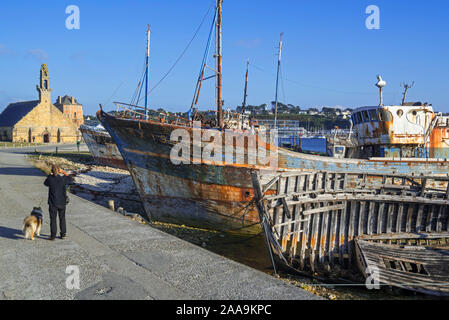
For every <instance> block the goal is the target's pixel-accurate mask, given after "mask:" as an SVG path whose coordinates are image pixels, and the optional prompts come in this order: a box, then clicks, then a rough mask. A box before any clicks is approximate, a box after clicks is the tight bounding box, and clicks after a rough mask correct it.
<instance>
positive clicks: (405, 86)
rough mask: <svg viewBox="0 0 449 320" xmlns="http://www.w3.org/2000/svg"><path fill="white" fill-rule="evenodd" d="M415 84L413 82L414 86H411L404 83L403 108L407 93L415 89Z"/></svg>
mask: <svg viewBox="0 0 449 320" xmlns="http://www.w3.org/2000/svg"><path fill="white" fill-rule="evenodd" d="M414 84H415V81H413V83H412V85H409V84H407V83H404V93H403V94H402V103H401V106H403V105H404V103H405V98H406V97H407V91H408V89H410V88H413V85H414Z"/></svg>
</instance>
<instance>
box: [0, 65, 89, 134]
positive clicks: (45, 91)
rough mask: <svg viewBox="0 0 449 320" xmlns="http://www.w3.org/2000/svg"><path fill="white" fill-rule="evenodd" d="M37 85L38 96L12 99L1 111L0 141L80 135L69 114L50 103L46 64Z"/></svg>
mask: <svg viewBox="0 0 449 320" xmlns="http://www.w3.org/2000/svg"><path fill="white" fill-rule="evenodd" d="M36 89H37V91H38V93H39V100H34V101H23V102H17V103H11V104H9V105H8V106H7V107H6V109H5V110H4V111H3V112H2V113H1V114H0V141H10V142H31V143H32V142H36V143H74V142H76V141H78V140H79V139H80V138H81V134H80V132H79V130H78V127H79V126H78V125H77V124H76V123H75V121H73V120H72V119H71V118H70V116H64V114H63V112H62V111H61V110H60V109H58V108H57V107H56V106H54V105H53V104H52V103H51V91H52V89H50V77H49V73H48V68H47V65H46V64H42V66H41V70H40V81H39V85H37V86H36ZM75 101H76V100H75ZM61 102H62V101H61ZM76 106H80V105H79V104H76ZM77 110H79V109H77ZM77 112H79V111H77ZM81 114H82V107H81ZM73 115H74V114H73ZM77 116H78V113H77ZM81 117H82V115H81Z"/></svg>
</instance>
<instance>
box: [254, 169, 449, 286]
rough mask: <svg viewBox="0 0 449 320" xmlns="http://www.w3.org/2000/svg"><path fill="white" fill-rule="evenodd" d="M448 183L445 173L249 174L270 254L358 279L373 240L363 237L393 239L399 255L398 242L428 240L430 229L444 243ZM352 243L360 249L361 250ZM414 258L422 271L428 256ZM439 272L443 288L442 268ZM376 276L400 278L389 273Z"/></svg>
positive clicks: (300, 265) (295, 265) (332, 274)
mask: <svg viewBox="0 0 449 320" xmlns="http://www.w3.org/2000/svg"><path fill="white" fill-rule="evenodd" d="M448 181H449V177H448V176H424V175H422V176H414V175H388V174H371V173H370V174H366V173H361V172H357V173H338V172H326V171H324V172H321V171H320V172H295V173H287V172H284V173H277V174H271V173H270V174H264V173H260V172H259V171H253V172H252V183H253V187H254V195H255V201H256V204H257V209H258V212H259V216H260V219H261V221H262V222H263V223H266V226H265V228H266V229H265V230H264V231H265V232H266V236H267V239H268V240H269V241H268V242H269V245H270V249H271V250H272V252H274V253H275V255H276V256H277V257H278V258H280V260H281V261H282V262H283V263H285V264H287V265H288V266H289V267H293V268H295V269H296V270H300V271H306V272H311V273H317V274H319V275H324V276H329V277H347V278H352V279H358V280H361V279H362V278H361V277H360V275H362V274H363V275H365V276H367V274H366V273H365V271H366V270H365V269H366V268H367V267H369V266H370V264H367V263H366V262H365V263H362V262H363V261H362V260H363V254H364V252H363V248H364V247H365V248H368V247H369V246H367V245H366V242H367V241H372V240H369V237H379V236H383V238H382V239H381V240H380V239H377V240H376V242H383V243H385V244H387V245H396V247H395V250H396V251H398V252H401V254H402V255H404V251H403V250H402V248H403V245H404V243H405V244H406V245H407V244H408V245H410V244H412V243H416V242H418V243H420V241H421V242H423V241H424V242H423V243H424V244H426V245H427V246H429V245H430V242H429V241H430V240H429V239H430V238H432V235H437V238H438V239H439V240H440V243H441V239H443V243H446V242H445V240H444V239H446V236H447V235H449V233H448V214H449V212H448V204H449V184H448ZM367 237H368V238H367ZM395 237H396V238H397V237H400V238H401V239H402V242H400V241H399V242H398V241H397V239H396V240H395ZM423 238H425V239H424V240H422V239H423ZM433 238H435V236H434V237H433ZM448 239H449V236H448ZM358 241H359V242H358ZM360 241H362V242H360ZM401 244H402V246H401ZM356 247H357V248H358V250H360V249H361V248H362V252H361V254H360V253H359V254H357V253H356V251H357V250H356V249H357V248H356ZM370 248H371V249H372V246H371V247H370ZM366 251H367V252H368V251H369V250H368V249H366ZM390 251H391V250H390ZM393 251H394V250H393ZM370 252H371V258H372V257H373V255H372V250H371V251H370ZM368 255H369V254H368ZM439 255H440V256H441V257H449V255H447V254H446V255H444V254H439ZM419 259H420V258H419V255H417V261H416V263H415V266H416V268H418V270H421V269H419V266H420V265H423V264H424V267H423V268H422V270H428V269H429V268H427V269H426V267H425V265H426V263H427V262H428V261H427V262H426V259H427V260H428V259H429V258H428V256H427V258H423V259H424V261H423V262H422V263H421V264H420V263H419ZM387 260H388V259H386V260H385V261H387ZM371 266H373V264H371ZM390 266H391V265H390ZM414 268H415V267H414ZM362 269H363V270H362ZM384 269H385V268H384ZM357 270H360V271H362V272H355V271H357ZM390 270H391V268H390ZM397 270H399V271H401V270H402V269H397ZM404 270H406V271H407V269H404ZM402 271H403V270H402ZM445 272H446V273H445V275H444V276H443V277H445V278H446V279H447V281H446V283H447V284H446V290H447V291H448V293H449V277H448V275H449V268H446V269H445ZM416 274H420V273H419V272H417V273H416V272H415V273H413V275H414V276H415V275H416ZM439 276H440V278H441V275H439ZM397 278H398V277H397ZM402 280H404V279H402ZM381 281H383V282H384V283H388V284H392V285H395V284H398V283H399V282H400V281H399V280H398V279H396V281H390V280H389V279H388V277H387V278H385V277H383V278H382V277H381ZM418 286H419V285H418ZM412 287H413V286H412ZM407 288H410V287H407ZM440 289H441V288H440ZM421 291H423V292H429V291H432V290H427V291H426V290H421Z"/></svg>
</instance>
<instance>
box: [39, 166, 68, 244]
mask: <svg viewBox="0 0 449 320" xmlns="http://www.w3.org/2000/svg"><path fill="white" fill-rule="evenodd" d="M60 173H62V174H64V176H61V175H60ZM72 182H73V178H72V177H71V176H69V175H68V174H67V172H65V171H64V170H62V169H60V168H59V167H58V166H57V165H55V164H54V165H52V167H51V174H50V175H48V177H47V179H46V180H45V182H44V185H46V186H47V187H49V189H48V205H49V212H50V230H51V235H50V238H49V240H55V238H56V232H57V226H56V216H59V228H60V231H61V239H65V237H66V223H65V209H66V205H67V202H68V201H67V191H66V190H67V186H68V185H69V184H71V183H72Z"/></svg>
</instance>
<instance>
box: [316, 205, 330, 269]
mask: <svg viewBox="0 0 449 320" xmlns="http://www.w3.org/2000/svg"><path fill="white" fill-rule="evenodd" d="M328 226H329V211H326V212H323V213H322V214H321V231H320V244H319V257H318V258H319V262H320V265H321V266H322V267H324V266H325V265H326V261H325V258H326V253H327V247H328V241H329V235H328V231H329V229H328Z"/></svg>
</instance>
